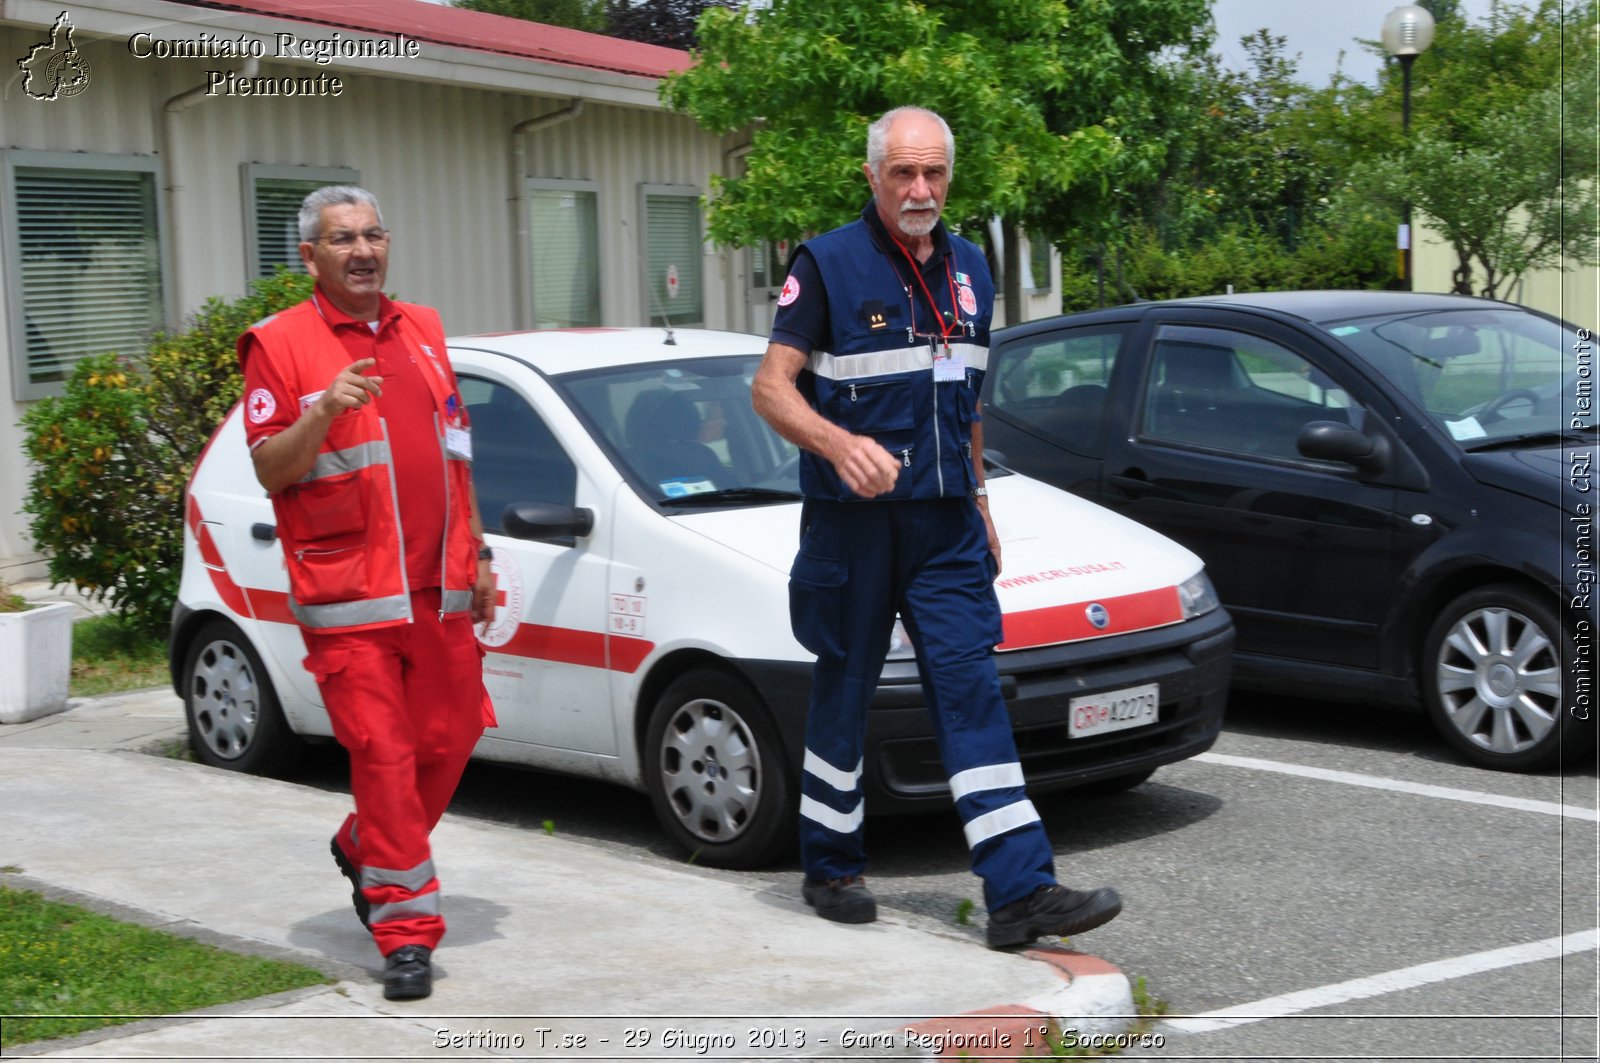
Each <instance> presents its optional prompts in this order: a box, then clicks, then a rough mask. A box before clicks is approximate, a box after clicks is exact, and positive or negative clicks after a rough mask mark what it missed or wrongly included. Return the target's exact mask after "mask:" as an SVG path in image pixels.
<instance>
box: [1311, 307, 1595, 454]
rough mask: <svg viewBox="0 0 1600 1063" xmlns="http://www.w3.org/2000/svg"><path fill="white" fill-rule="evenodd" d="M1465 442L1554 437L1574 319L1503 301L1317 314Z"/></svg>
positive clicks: (1481, 444)
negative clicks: (1373, 313)
mask: <svg viewBox="0 0 1600 1063" xmlns="http://www.w3.org/2000/svg"><path fill="white" fill-rule="evenodd" d="M1322 327H1323V328H1325V329H1326V330H1327V331H1328V332H1329V333H1331V334H1332V335H1334V336H1337V337H1338V338H1339V339H1340V340H1342V341H1343V342H1344V343H1345V344H1346V345H1347V346H1349V347H1350V348H1351V349H1353V350H1354V351H1355V352H1356V353H1357V354H1359V355H1361V357H1362V358H1364V359H1365V360H1366V362H1367V363H1368V364H1369V365H1371V366H1372V367H1373V368H1374V369H1376V370H1377V371H1378V372H1379V373H1381V374H1383V376H1385V377H1386V378H1388V380H1389V382H1390V383H1391V384H1392V385H1393V387H1394V389H1395V390H1397V391H1399V392H1400V393H1402V394H1404V395H1407V396H1409V397H1410V398H1411V399H1412V400H1413V401H1415V402H1417V403H1418V404H1419V405H1421V406H1422V407H1423V408H1424V409H1426V410H1427V412H1428V415H1429V416H1430V417H1431V418H1433V420H1434V421H1435V422H1436V423H1437V424H1438V425H1439V426H1440V427H1441V428H1443V429H1444V431H1445V433H1446V434H1447V435H1448V436H1449V437H1450V438H1451V439H1452V440H1454V441H1455V443H1456V444H1457V445H1458V446H1460V447H1461V448H1462V449H1463V450H1478V449H1483V448H1485V447H1493V446H1504V445H1509V444H1512V443H1515V442H1517V441H1522V440H1526V441H1530V442H1533V441H1544V440H1548V439H1550V438H1554V437H1558V436H1559V435H1560V434H1561V432H1562V431H1563V429H1564V428H1565V427H1566V418H1565V416H1564V411H1563V406H1564V402H1563V396H1564V395H1566V394H1568V393H1569V389H1566V388H1563V384H1562V381H1563V379H1565V380H1566V381H1567V382H1568V383H1569V384H1571V383H1573V382H1575V381H1576V379H1577V377H1576V374H1577V372H1578V366H1577V364H1576V357H1577V353H1576V352H1577V351H1579V350H1584V349H1587V348H1586V347H1585V346H1584V345H1583V344H1582V343H1581V342H1580V339H1579V336H1578V333H1577V331H1576V330H1575V329H1572V328H1570V327H1567V326H1564V325H1561V324H1558V323H1557V322H1554V321H1551V320H1550V319H1548V318H1544V317H1541V316H1539V315H1538V314H1533V313H1529V312H1527V311H1524V310H1515V309H1509V308H1492V307H1485V308H1483V309H1471V310H1446V311H1426V312H1421V313H1401V314H1386V315H1383V316H1378V317H1368V318H1351V319H1345V320H1342V321H1330V322H1324V323H1323V326H1322Z"/></svg>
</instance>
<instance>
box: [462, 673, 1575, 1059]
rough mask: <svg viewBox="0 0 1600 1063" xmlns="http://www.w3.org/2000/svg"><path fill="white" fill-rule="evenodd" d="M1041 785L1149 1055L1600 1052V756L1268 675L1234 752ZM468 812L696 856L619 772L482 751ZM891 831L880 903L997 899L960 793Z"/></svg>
mask: <svg viewBox="0 0 1600 1063" xmlns="http://www.w3.org/2000/svg"><path fill="white" fill-rule="evenodd" d="M1038 804H1039V807H1040V811H1041V813H1042V814H1043V816H1044V817H1045V820H1046V822H1047V824H1048V825H1049V828H1050V831H1051V835H1052V838H1053V840H1054V842H1055V845H1056V849H1057V854H1058V855H1057V862H1058V870H1059V871H1060V874H1061V875H1062V877H1063V878H1064V879H1065V880H1067V881H1069V882H1071V883H1074V884H1100V883H1111V884H1114V885H1116V886H1117V887H1118V888H1119V889H1120V890H1121V891H1122V892H1123V894H1124V897H1125V899H1126V909H1125V911H1124V914H1123V915H1122V917H1121V918H1119V919H1117V920H1116V921H1115V922H1113V923H1111V924H1109V925H1108V926H1106V927H1103V928H1101V929H1099V930H1097V931H1094V932H1093V933H1091V934H1087V935H1084V936H1083V937H1082V938H1081V939H1080V940H1077V941H1075V942H1073V944H1074V945H1075V946H1076V947H1079V948H1081V949H1083V950H1085V951H1088V952H1091V953H1093V954H1095V955H1098V956H1100V957H1103V958H1104V959H1106V960H1109V961H1110V962H1112V963H1114V964H1116V965H1117V966H1119V967H1120V968H1122V969H1123V970H1124V971H1125V972H1127V973H1128V974H1129V975H1130V976H1131V977H1136V978H1143V979H1145V982H1146V984H1147V986H1148V988H1149V991H1150V993H1151V995H1152V996H1155V997H1157V998H1159V999H1161V1000H1163V1001H1165V1002H1166V1004H1167V1006H1168V1009H1169V1018H1168V1019H1167V1020H1165V1021H1164V1022H1162V1023H1161V1024H1160V1025H1159V1026H1158V1028H1157V1029H1158V1032H1159V1033H1161V1034H1162V1039H1163V1040H1164V1042H1165V1043H1164V1045H1163V1046H1162V1047H1160V1048H1159V1049H1156V1048H1150V1049H1138V1050H1128V1051H1126V1052H1125V1053H1124V1055H1127V1056H1148V1057H1163V1058H1174V1059H1227V1060H1241V1059H1273V1060H1290V1059H1306V1058H1316V1059H1319V1060H1327V1059H1345V1058H1348V1059H1362V1060H1372V1059H1401V1058H1404V1059H1430V1058H1451V1059H1471V1060H1490V1059H1493V1060H1502V1059H1507V1060H1508V1059H1594V1058H1596V1051H1597V1038H1596V1021H1597V1020H1596V996H1597V992H1600V980H1597V955H1600V954H1597V942H1596V927H1597V926H1600V919H1597V894H1596V868H1597V859H1600V857H1597V847H1596V838H1597V823H1600V815H1597V809H1600V784H1597V775H1596V771H1595V770H1594V767H1593V766H1592V765H1589V766H1585V767H1580V768H1578V769H1569V770H1568V771H1567V773H1566V774H1565V775H1564V776H1561V775H1557V774H1554V773H1550V774H1545V775H1508V774H1503V773H1498V772H1491V771H1486V770H1483V769H1479V768H1475V767H1472V766H1469V765H1466V764H1464V763H1462V762H1461V761H1460V760H1459V759H1458V758H1456V757H1455V755H1454V754H1453V753H1452V752H1451V751H1450V750H1449V749H1448V748H1447V747H1446V746H1445V745H1444V743H1443V742H1442V740H1440V739H1439V738H1438V737H1437V736H1436V735H1435V734H1434V732H1433V731H1432V730H1431V728H1430V727H1429V725H1428V724H1427V722H1426V721H1425V720H1424V719H1422V718H1421V717H1420V716H1411V715H1407V714H1401V713H1395V712H1392V711H1388V710H1380V709H1371V708H1364V707H1357V706H1343V705H1332V704H1317V703H1309V702H1294V701H1286V700H1281V699H1269V698H1263V697H1248V696H1245V697H1236V698H1235V701H1234V704H1233V705H1232V706H1230V714H1229V722H1228V725H1227V728H1226V730H1225V732H1224V734H1223V736H1222V738H1221V740H1220V741H1219V742H1218V744H1217V745H1216V747H1215V748H1214V749H1213V750H1212V751H1211V752H1210V753H1207V754H1205V755H1203V756H1201V757H1199V758H1196V759H1194V760H1190V761H1186V762H1184V763H1181V764H1177V765H1173V766H1170V767H1167V768H1163V769H1162V770H1161V771H1160V772H1159V773H1157V775H1156V776H1155V778H1154V779H1152V780H1151V781H1150V782H1147V783H1145V784H1144V785H1142V786H1140V787H1138V788H1136V789H1134V790H1131V791H1128V792H1126V793H1123V794H1119V795H1114V796H1103V797H1092V798H1090V797H1082V796H1077V797H1074V796H1057V797H1053V798H1046V799H1043V800H1040V801H1039V802H1038ZM456 810H458V811H463V812H466V813H467V814H469V815H483V816H486V817H488V818H495V819H503V820H511V821H523V822H526V823H527V824H528V825H529V826H530V827H538V826H540V825H543V824H546V823H548V824H550V826H551V827H552V828H553V829H557V830H560V831H561V832H562V833H563V834H564V835H566V836H569V837H571V836H580V837H584V838H586V839H588V840H590V841H592V842H593V844H596V845H601V846H605V847H607V848H613V847H615V848H623V849H629V850H631V851H632V852H634V853H635V854H636V855H638V856H639V857H640V858H642V859H648V860H661V861H666V862H671V861H674V860H676V859H677V857H676V856H675V854H674V853H673V851H672V850H671V849H670V847H668V846H667V845H666V843H665V841H664V839H662V838H660V837H659V833H658V832H657V830H656V828H655V825H654V822H653V820H652V819H651V818H650V814H649V808H648V802H647V801H645V800H644V799H643V798H641V797H638V796H637V795H633V794H629V793H626V792H623V791H616V790H615V789H614V788H610V787H603V786H597V785H590V784H583V785H582V786H579V787H577V788H574V787H573V785H572V784H571V783H569V782H566V781H561V780H554V779H552V778H551V777H546V776H537V775H531V774H529V773H523V772H513V771H509V770H507V769H497V768H493V767H483V768H481V769H480V768H477V767H475V768H474V769H473V771H472V772H469V778H468V780H467V781H466V784H465V785H464V787H463V790H462V794H461V797H460V799H459V800H458V803H457V805H456ZM868 830H869V848H870V850H871V851H872V853H873V857H874V864H873V867H872V868H871V869H870V872H869V874H870V877H871V880H872V882H873V886H874V889H875V890H876V891H877V893H878V895H879V899H880V904H881V905H883V906H885V907H887V908H890V909H893V910H895V911H896V912H897V914H901V915H906V916H910V917H912V918H917V919H924V920H927V921H929V922H930V923H942V924H944V925H945V926H947V927H948V926H949V925H950V924H951V922H952V921H956V920H958V919H959V918H960V916H959V911H960V909H961V907H962V902H963V901H964V900H977V899H978V898H979V897H980V891H979V888H978V883H977V880H976V879H974V878H972V876H971V875H970V874H969V873H968V872H967V870H966V855H965V851H964V849H963V846H962V842H961V837H960V830H959V827H958V825H957V824H956V822H955V820H954V819H953V817H951V816H944V815H928V816H915V817H896V818H887V819H874V820H871V821H869V825H868ZM707 873H708V874H742V875H746V876H750V875H754V876H764V877H767V878H770V879H771V882H772V885H773V886H774V887H776V888H780V889H781V888H784V887H785V886H788V887H794V886H795V885H796V884H797V880H798V870H797V868H796V867H793V866H784V867H780V868H774V869H770V870H768V871H760V872H742V873H741V872H707ZM981 921H982V916H981V914H979V915H977V916H975V917H974V920H973V922H974V923H975V924H977V925H978V926H981ZM976 940H977V937H976V933H975V934H974V941H975V942H976ZM974 947H978V946H977V945H976V944H975V945H974Z"/></svg>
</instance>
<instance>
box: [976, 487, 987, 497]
mask: <svg viewBox="0 0 1600 1063" xmlns="http://www.w3.org/2000/svg"><path fill="white" fill-rule="evenodd" d="M972 497H973V498H988V497H989V489H988V488H987V487H974V488H973V489H972Z"/></svg>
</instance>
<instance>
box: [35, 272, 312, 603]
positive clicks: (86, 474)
mask: <svg viewBox="0 0 1600 1063" xmlns="http://www.w3.org/2000/svg"><path fill="white" fill-rule="evenodd" d="M310 294H311V278H310V277H307V276H305V275H304V274H300V273H289V272H287V271H280V272H279V273H278V274H277V275H276V276H274V277H270V278H267V279H265V280H260V281H257V282H256V283H255V284H254V286H253V287H252V289H251V292H250V294H249V295H247V296H244V297H243V298H239V299H234V300H225V299H221V298H213V299H211V300H209V301H207V303H206V304H205V306H203V307H202V308H201V309H200V311H199V312H198V313H197V314H195V316H194V318H193V319H192V320H191V321H190V323H189V326H188V327H187V328H186V329H184V330H183V331H182V332H175V333H158V334H156V335H155V336H153V337H152V338H151V340H150V342H149V344H148V346H147V347H146V349H145V350H144V351H142V352H139V353H138V354H126V353H116V352H113V353H108V354H101V355H96V356H94V357H91V358H85V359H83V360H82V361H80V362H79V363H78V364H77V366H76V367H75V369H74V371H73V374H72V377H71V378H70V379H69V380H68V381H67V384H66V388H65V390H64V392H63V393H62V394H61V395H59V396H56V397H53V398H48V399H44V400H42V401H40V402H38V403H36V404H34V405H33V406H32V407H31V408H30V409H29V410H28V411H27V412H26V413H25V414H24V415H23V427H24V431H25V436H26V441H25V447H26V450H27V455H28V458H29V462H30V469H29V485H28V496H27V500H26V502H25V504H24V506H23V511H24V512H25V513H27V514H28V516H29V519H30V530H31V531H32V533H33V541H34V543H35V544H36V545H37V546H38V548H39V549H40V550H41V551H44V552H45V553H47V554H48V555H49V558H50V562H49V563H50V579H51V580H52V581H53V582H56V583H71V584H73V585H75V586H77V587H78V588H79V589H80V590H83V591H85V592H87V593H89V594H90V595H92V596H94V597H96V598H101V599H104V600H105V601H107V602H108V603H109V604H110V605H111V607H112V608H113V609H114V610H115V611H116V612H117V613H118V614H120V615H121V616H122V617H123V618H124V619H125V620H127V621H128V622H130V623H131V624H132V625H133V626H134V627H135V628H137V629H139V630H141V631H143V632H146V633H149V634H153V635H160V634H162V633H164V632H165V630H166V627H167V624H168V623H169V621H170V619H171V612H172V603H173V601H174V600H175V598H176V597H177V591H178V581H179V577H180V569H181V564H182V560H183V517H184V513H183V506H184V489H185V487H186V486H187V484H188V482H189V474H190V473H191V472H192V471H193V470H194V463H195V461H196V460H197V459H198V458H199V456H200V451H201V450H202V449H203V448H204V447H205V444H206V441H207V440H209V439H210V438H211V433H212V432H214V431H215V430H216V427H217V425H219V424H221V423H222V419H223V418H224V417H225V416H227V413H228V410H229V409H231V408H232V406H233V404H234V403H235V402H237V401H238V400H239V394H240V388H241V379H240V376H239V368H238V363H237V361H236V358H235V355H234V344H235V342H236V341H237V340H238V337H239V333H241V332H243V331H244V330H245V329H246V328H248V327H249V326H250V325H252V324H254V323H255V322H256V321H259V320H260V319H262V318H264V317H266V316H267V315H268V314H272V313H275V312H277V311H278V310H282V309H284V308H286V307H289V306H293V305H294V304H295V303H298V302H300V301H302V300H304V299H305V298H307V297H308V296H309V295H310Z"/></svg>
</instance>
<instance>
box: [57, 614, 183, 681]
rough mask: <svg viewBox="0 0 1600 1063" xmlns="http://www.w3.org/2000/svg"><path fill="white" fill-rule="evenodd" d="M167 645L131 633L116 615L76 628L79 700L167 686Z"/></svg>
mask: <svg viewBox="0 0 1600 1063" xmlns="http://www.w3.org/2000/svg"><path fill="white" fill-rule="evenodd" d="M170 682H172V677H171V676H169V675H168V674H167V645H166V643H165V642H163V641H161V640H160V639H155V638H151V637H149V636H148V635H140V634H138V633H136V632H133V631H131V630H129V628H128V627H127V625H125V624H124V623H123V622H122V621H121V620H120V619H119V618H118V617H116V616H115V615H107V616H94V617H90V618H88V619H87V620H79V621H78V622H77V623H75V624H73V625H72V679H71V680H70V681H69V682H68V687H67V693H68V694H69V695H71V696H72V697H75V698H87V697H93V696H94V695H96V694H114V693H116V692H118V691H121V690H140V689H143V688H145V687H158V686H166V685H167V684H168V683H170Z"/></svg>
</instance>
